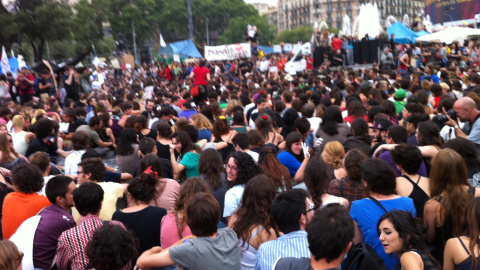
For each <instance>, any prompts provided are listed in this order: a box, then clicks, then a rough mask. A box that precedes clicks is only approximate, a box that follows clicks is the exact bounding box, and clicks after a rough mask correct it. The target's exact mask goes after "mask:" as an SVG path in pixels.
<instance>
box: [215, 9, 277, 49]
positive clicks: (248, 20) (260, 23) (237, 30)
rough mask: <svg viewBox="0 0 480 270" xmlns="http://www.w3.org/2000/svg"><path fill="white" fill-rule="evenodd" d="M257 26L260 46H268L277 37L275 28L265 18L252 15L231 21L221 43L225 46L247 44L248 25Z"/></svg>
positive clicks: (221, 37) (221, 38)
mask: <svg viewBox="0 0 480 270" xmlns="http://www.w3.org/2000/svg"><path fill="white" fill-rule="evenodd" d="M249 24H250V25H255V26H257V34H258V42H259V44H263V45H267V44H269V43H271V42H272V41H273V38H274V37H275V27H274V26H273V25H271V24H269V23H268V21H267V19H266V18H265V17H261V16H259V15H252V16H249V17H238V18H234V19H231V20H230V22H229V23H228V27H227V29H225V31H224V32H223V34H222V35H221V36H220V42H221V43H224V44H231V43H240V42H245V32H246V31H247V26H248V25H249Z"/></svg>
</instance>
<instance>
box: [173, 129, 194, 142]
mask: <svg viewBox="0 0 480 270" xmlns="http://www.w3.org/2000/svg"><path fill="white" fill-rule="evenodd" d="M177 130H178V129H177ZM180 130H183V131H185V132H187V134H188V137H190V140H191V141H192V143H196V142H198V129H196V128H195V127H194V126H192V125H186V126H184V127H182V128H181V129H180Z"/></svg>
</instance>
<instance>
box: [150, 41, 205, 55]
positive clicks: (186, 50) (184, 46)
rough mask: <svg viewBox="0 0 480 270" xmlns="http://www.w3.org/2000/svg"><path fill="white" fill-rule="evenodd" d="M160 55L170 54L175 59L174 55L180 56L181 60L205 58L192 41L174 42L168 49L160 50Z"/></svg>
mask: <svg viewBox="0 0 480 270" xmlns="http://www.w3.org/2000/svg"><path fill="white" fill-rule="evenodd" d="M158 54H161V55H164V54H168V55H169V56H170V57H173V55H174V54H179V55H180V57H181V58H189V57H194V58H203V56H202V55H201V54H200V52H199V51H198V50H197V47H195V44H193V41H192V40H190V39H186V40H182V41H177V42H172V43H170V44H168V45H167V47H165V48H162V49H160V51H159V52H158Z"/></svg>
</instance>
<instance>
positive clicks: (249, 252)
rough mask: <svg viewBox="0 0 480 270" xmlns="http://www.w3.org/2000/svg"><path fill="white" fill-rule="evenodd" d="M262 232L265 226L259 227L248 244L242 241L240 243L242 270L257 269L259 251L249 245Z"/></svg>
mask: <svg viewBox="0 0 480 270" xmlns="http://www.w3.org/2000/svg"><path fill="white" fill-rule="evenodd" d="M261 230H263V226H260V227H258V229H257V230H256V231H255V232H254V233H253V234H252V236H250V239H248V243H245V242H243V241H242V240H240V241H239V243H238V249H239V250H240V257H241V264H242V270H247V269H254V268H255V261H256V257H257V249H256V248H254V247H253V246H252V245H250V244H249V243H250V241H252V239H253V238H254V237H255V236H256V235H257V234H258V233H259V232H260V231H261ZM244 243H245V244H244Z"/></svg>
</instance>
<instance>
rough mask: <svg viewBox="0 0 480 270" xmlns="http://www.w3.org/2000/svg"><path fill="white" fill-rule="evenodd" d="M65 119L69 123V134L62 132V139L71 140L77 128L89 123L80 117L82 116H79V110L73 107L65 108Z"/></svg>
mask: <svg viewBox="0 0 480 270" xmlns="http://www.w3.org/2000/svg"><path fill="white" fill-rule="evenodd" d="M63 121H64V122H65V123H68V124H69V125H68V133H67V134H64V133H61V134H60V136H61V137H62V139H64V140H71V139H72V136H73V133H75V131H76V130H77V128H78V127H79V126H81V125H88V123H87V122H86V121H85V120H83V119H80V118H77V111H76V110H75V109H73V108H70V107H68V108H65V110H63Z"/></svg>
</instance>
